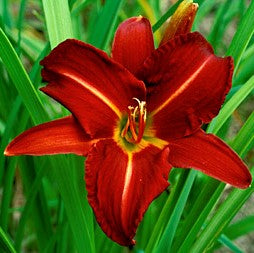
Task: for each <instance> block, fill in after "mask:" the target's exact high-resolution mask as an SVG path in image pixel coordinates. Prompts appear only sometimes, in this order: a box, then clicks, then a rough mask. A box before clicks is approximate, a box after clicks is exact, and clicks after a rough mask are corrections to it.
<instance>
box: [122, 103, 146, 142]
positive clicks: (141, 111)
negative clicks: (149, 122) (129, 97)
mask: <svg viewBox="0 0 254 253" xmlns="http://www.w3.org/2000/svg"><path fill="white" fill-rule="evenodd" d="M133 99H134V100H136V101H137V102H138V105H137V106H136V107H133V106H128V120H127V123H126V125H125V127H124V128H123V130H122V133H121V136H122V137H123V138H125V139H126V140H127V141H128V142H130V143H135V144H137V143H139V142H140V141H141V139H142V137H143V134H144V131H145V126H146V102H145V101H140V100H139V99H137V98H133Z"/></svg>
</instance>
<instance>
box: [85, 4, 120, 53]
mask: <svg viewBox="0 0 254 253" xmlns="http://www.w3.org/2000/svg"><path fill="white" fill-rule="evenodd" d="M122 3H123V0H107V1H106V2H105V4H104V6H103V8H102V10H101V12H100V13H99V16H98V18H97V19H96V20H95V23H94V27H93V31H92V32H91V34H90V36H89V38H88V43H90V44H92V45H94V46H95V47H97V48H100V49H106V48H107V46H108V43H109V40H110V38H111V37H112V32H113V28H114V25H115V23H116V19H117V14H118V12H119V9H120V7H121V5H122Z"/></svg>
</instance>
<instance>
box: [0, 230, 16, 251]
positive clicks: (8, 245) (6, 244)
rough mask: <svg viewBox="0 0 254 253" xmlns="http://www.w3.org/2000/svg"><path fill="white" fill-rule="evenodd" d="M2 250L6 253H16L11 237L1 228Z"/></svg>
mask: <svg viewBox="0 0 254 253" xmlns="http://www.w3.org/2000/svg"><path fill="white" fill-rule="evenodd" d="M0 249H1V252H5V253H16V250H15V249H14V247H13V244H12V242H11V240H10V239H9V236H8V235H7V234H6V233H5V232H4V231H3V229H2V228H1V227H0Z"/></svg>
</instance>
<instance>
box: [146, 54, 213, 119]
mask: <svg viewBox="0 0 254 253" xmlns="http://www.w3.org/2000/svg"><path fill="white" fill-rule="evenodd" d="M211 57H213V55H210V56H209V57H208V58H207V59H206V60H205V61H204V62H203V63H202V64H201V65H200V67H199V68H198V69H197V70H196V71H195V72H194V73H193V74H192V75H191V76H190V77H189V78H188V79H187V80H186V81H185V82H183V84H182V85H181V86H180V87H179V88H178V89H177V90H176V91H175V92H174V93H173V94H172V95H171V96H170V97H169V98H168V99H167V100H166V101H165V102H164V103H163V104H162V105H160V106H159V107H158V108H156V109H155V110H154V111H153V112H152V113H151V114H152V115H155V114H157V113H158V112H159V111H161V110H162V109H163V108H164V107H165V106H167V105H168V104H169V103H170V102H172V100H174V99H176V98H177V97H178V96H179V95H180V94H181V93H183V92H184V91H185V90H186V89H187V88H188V87H189V85H190V84H191V82H192V81H193V80H194V79H195V78H196V77H197V76H198V74H199V73H200V72H201V71H202V69H203V68H204V67H205V66H206V65H207V63H208V62H209V61H210V60H211Z"/></svg>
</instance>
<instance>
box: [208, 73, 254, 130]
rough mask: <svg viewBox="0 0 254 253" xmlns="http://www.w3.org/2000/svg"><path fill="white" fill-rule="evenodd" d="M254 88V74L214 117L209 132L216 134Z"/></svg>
mask: <svg viewBox="0 0 254 253" xmlns="http://www.w3.org/2000/svg"><path fill="white" fill-rule="evenodd" d="M253 89H254V76H252V77H251V78H250V79H249V80H248V81H247V82H246V83H245V84H244V85H243V86H242V87H241V89H240V90H238V91H237V92H236V93H235V94H234V96H233V97H232V98H231V99H230V100H229V101H228V102H227V103H226V104H225V105H224V106H223V108H222V109H221V111H220V113H219V114H218V116H217V117H216V118H214V119H213V121H212V122H211V124H210V125H209V127H208V129H207V132H209V133H211V132H212V133H214V134H216V133H217V132H218V131H219V129H220V128H221V127H222V125H223V124H224V123H225V122H226V121H227V119H228V118H229V117H230V115H231V114H232V113H233V111H234V110H235V109H236V108H237V107H238V106H239V105H240V104H241V103H242V102H243V100H244V99H245V98H246V97H247V96H248V95H249V94H250V93H251V91H252V90H253Z"/></svg>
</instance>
